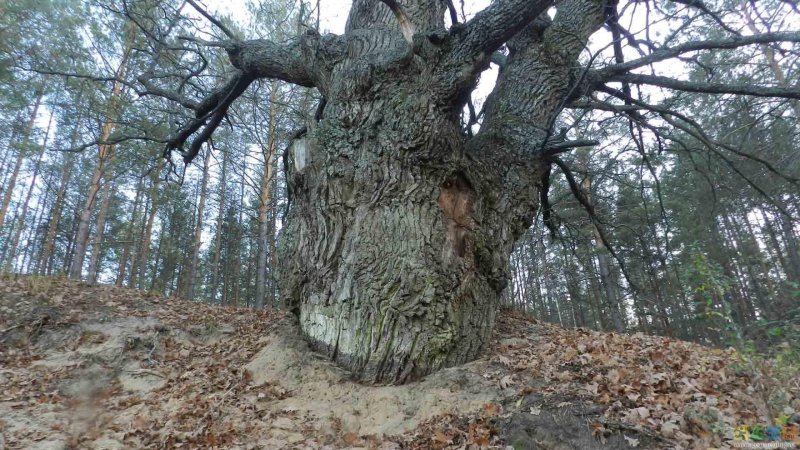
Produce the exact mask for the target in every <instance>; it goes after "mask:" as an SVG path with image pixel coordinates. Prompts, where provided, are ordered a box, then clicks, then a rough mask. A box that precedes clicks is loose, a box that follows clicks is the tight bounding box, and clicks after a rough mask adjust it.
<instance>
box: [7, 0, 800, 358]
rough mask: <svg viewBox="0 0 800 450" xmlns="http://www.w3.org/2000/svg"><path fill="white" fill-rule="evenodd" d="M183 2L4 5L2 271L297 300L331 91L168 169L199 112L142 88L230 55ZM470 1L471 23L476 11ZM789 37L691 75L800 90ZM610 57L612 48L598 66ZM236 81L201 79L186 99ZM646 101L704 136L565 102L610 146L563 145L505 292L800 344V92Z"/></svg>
mask: <svg viewBox="0 0 800 450" xmlns="http://www.w3.org/2000/svg"><path fill="white" fill-rule="evenodd" d="M681 3H682V2H676V3H670V4H669V5H651V4H647V8H648V10H647V14H654V15H662V16H664V17H670V16H671V15H677V14H685V13H686V12H685V9H683V7H682V5H681ZM710 3H713V9H714V11H715V13H716V14H717V15H720V16H724V17H725V18H726V23H737V24H739V27H738V28H739V29H740V31H742V32H743V33H748V32H756V31H758V32H767V31H769V32H777V31H791V30H797V29H798V28H800V13H798V12H796V11H794V7H793V6H792V5H791V4H790V3H789V2H781V1H777V0H765V1H760V2H739V1H729V0H718V1H714V2H710ZM185 4H186V2H179V1H166V2H156V1H154V0H140V1H127V2H126V1H117V0H52V1H47V2H44V1H38V0H11V1H8V0H7V1H2V2H0V105H2V106H0V179H2V182H0V199H1V200H0V202H2V203H1V204H0V225H1V226H2V228H1V229H0V264H2V269H3V270H4V271H7V272H14V273H22V274H39V275H50V276H58V275H62V276H69V277H71V278H81V279H84V280H86V281H88V282H90V283H94V282H99V283H109V284H115V285H117V286H124V287H130V288H135V289H142V290H150V291H155V292H157V293H160V294H164V295H169V296H178V297H183V298H188V299H193V300H196V301H203V302H208V303H213V304H223V305H239V306H252V307H280V306H281V305H279V304H278V302H277V300H276V299H277V298H278V297H277V295H276V286H275V282H274V278H275V277H274V271H275V267H276V264H277V263H276V256H275V248H276V240H277V239H279V238H280V234H279V231H280V228H281V222H282V217H283V214H284V211H285V210H286V207H287V202H289V201H290V199H291V195H290V193H289V192H287V191H286V189H285V183H284V181H283V176H284V166H285V165H286V164H290V163H291V161H287V159H286V158H284V152H285V151H286V147H287V144H288V142H289V141H290V140H291V138H292V136H293V135H294V134H295V133H296V132H297V130H299V129H301V128H302V127H303V126H304V124H305V123H306V121H307V120H308V119H309V118H311V117H313V116H314V114H315V111H316V109H317V104H318V103H319V98H318V94H317V93H316V91H313V90H311V89H307V88H299V87H291V86H289V85H287V84H285V83H282V82H278V81H263V80H262V81H257V82H256V83H255V84H254V88H251V89H250V90H248V91H247V92H246V93H245V94H244V95H243V96H242V97H241V98H239V100H238V101H237V102H236V103H234V105H233V107H232V108H231V110H230V113H229V114H228V117H227V118H226V122H225V123H224V124H223V126H221V127H220V128H219V129H218V131H217V132H216V134H215V135H214V138H213V140H212V141H211V144H210V145H206V146H204V147H203V148H202V149H201V150H200V157H199V158H197V159H195V160H194V161H193V162H192V163H190V164H189V165H184V163H183V162H182V161H181V159H180V158H179V157H176V156H175V155H173V156H171V157H170V158H168V159H164V158H163V154H164V148H165V144H164V143H165V142H166V138H165V136H166V135H168V134H169V133H170V132H171V131H174V130H175V129H177V128H178V124H177V123H174V122H173V121H172V120H167V118H168V117H173V118H174V117H175V116H179V115H181V114H184V115H185V112H184V113H182V112H180V111H177V110H176V109H175V106H173V105H170V104H169V103H168V102H167V101H165V100H164V99H163V98H158V97H154V96H148V95H140V94H141V91H140V89H141V86H142V85H143V84H145V85H146V83H148V82H149V80H150V78H148V76H151V75H154V74H156V73H158V69H159V67H161V66H162V65H168V64H170V65H177V66H178V67H183V68H193V67H194V68H196V67H203V68H205V67H211V68H218V70H216V71H214V70H211V71H209V73H221V72H222V71H223V70H221V69H219V68H223V67H225V63H226V57H225V55H224V54H223V52H221V51H220V52H217V53H215V54H214V55H213V56H214V57H213V58H206V57H205V56H203V54H202V53H201V52H200V51H193V48H195V47H196V46H197V45H198V44H197V43H196V42H195V41H193V40H198V39H210V38H209V33H210V31H209V23H208V21H207V20H206V18H203V17H200V15H199V14H196V13H194V16H192V14H189V12H188V11H187V10H184V11H183V12H184V13H186V14H188V17H189V18H188V19H181V20H178V19H176V17H177V16H176V13H175V12H176V11H181V10H182V9H183V8H184V6H185ZM632 5H635V4H634V3H632ZM651 7H652V8H653V10H652V11H650V8H651ZM241 8H242V9H241V10H237V11H236V13H235V16H236V17H235V19H230V18H228V17H226V16H225V15H224V12H220V14H219V15H218V17H222V18H223V19H222V20H223V21H224V23H225V24H226V26H227V27H229V28H234V29H237V30H238V32H239V33H241V34H242V35H245V36H248V37H257V36H270V37H271V38H272V39H278V40H279V39H280V37H281V36H293V35H295V34H297V33H300V32H302V30H303V29H304V28H305V27H312V28H315V27H316V28H318V27H320V9H319V3H316V4H313V3H312V4H301V3H298V2H296V1H288V0H268V1H264V2H261V3H259V4H247V5H244V4H242V6H241ZM212 11H213V8H212ZM624 11H625V13H624V14H623V16H622V18H621V19H620V20H628V21H631V20H633V21H635V20H636V17H637V14H644V13H645V12H644V6H642V9H639V10H637V9H636V8H635V7H631V8H626V9H625V10H624ZM461 12H462V13H463V14H468V11H463V5H462V11H461ZM195 16H196V17H195ZM698 17H700V16H699V15H698ZM714 25H716V24H714ZM670 26H672V25H670ZM679 28H680V29H681V31H682V32H687V33H692V34H693V35H695V36H698V37H700V38H712V37H713V35H712V34H713V33H715V32H717V31H715V28H714V27H712V26H709V22H708V17H707V16H706V17H705V18H698V19H697V20H696V21H694V20H687V21H684V23H683V25H682V26H681V27H679ZM143 30H149V33H151V34H148V33H145V32H142V31H143ZM650 32H653V33H656V34H658V33H662V34H669V33H673V32H677V30H672V29H668V28H664V29H663V30H658V29H656V28H654V30H650V29H647V30H642V36H638V37H637V38H641V39H644V34H645V33H650ZM167 35H169V36H173V37H174V39H173V40H172V41H170V42H174V45H175V46H176V47H178V46H182V48H183V52H181V53H180V57H178V56H176V53H175V52H172V51H171V50H174V49H163V48H159V46H158V45H154V44H153V42H155V41H157V40H156V39H154V38H153V37H154V36H159V37H163V36H167ZM641 48H644V46H642V47H641ZM788 48H789V47H787V48H781V47H780V46H767V45H764V46H748V47H742V48H737V49H734V50H726V51H719V52H714V53H709V52H705V53H697V54H696V55H695V56H692V57H691V58H693V61H694V62H695V63H696V64H694V65H693V67H699V68H701V69H694V70H693V71H692V72H691V73H687V74H685V77H688V78H690V79H701V80H706V81H713V82H716V83H726V82H733V81H736V82H743V81H744V82H747V81H750V80H758V81H759V82H765V83H767V82H769V83H773V84H774V83H777V84H779V85H784V86H786V85H796V84H797V83H798V71H799V70H800V66H799V65H798V61H800V59H799V58H798V55H797V54H796V53H794V52H792V51H789V50H787V49H788ZM168 50H169V51H168ZM604 52H606V53H607V52H608V49H598V55H600V56H599V57H604V56H603V55H605V53H604ZM677 70H680V69H677ZM487 78H490V75H487ZM219 81H220V80H219V79H215V78H214V77H212V76H207V77H205V78H202V77H200V78H199V79H193V80H191V81H190V82H189V81H187V82H186V83H185V84H184V85H182V89H183V90H184V91H186V92H189V93H191V92H193V90H195V89H197V90H200V86H195V85H194V83H207V85H209V86H212V85H214V84H216V83H218V82H219ZM645 95H648V96H650V99H651V104H656V105H661V106H663V107H665V108H666V107H677V106H679V107H680V108H681V109H682V110H684V111H691V115H690V116H689V118H690V120H692V121H694V122H696V123H697V124H698V125H699V127H698V129H699V128H702V129H703V130H705V132H704V133H700V132H698V131H697V130H696V129H693V128H687V127H685V126H684V127H681V126H678V125H680V124H678V125H676V126H675V128H670V129H668V128H667V125H669V124H667V123H666V122H665V121H667V120H668V118H665V117H663V116H659V115H658V114H657V113H656V112H652V113H650V114H651V115H652V117H650V122H649V123H651V124H652V127H653V129H646V128H645V127H643V126H642V125H641V123H634V122H633V121H630V122H629V121H621V120H618V119H615V118H613V117H611V116H610V115H608V116H606V115H603V114H602V113H598V112H585V113H581V112H575V111H574V110H573V111H572V112H570V113H568V114H564V115H563V117H561V119H560V120H561V122H563V123H562V126H563V129H564V130H565V131H564V132H565V133H566V130H567V129H569V131H570V133H573V134H575V135H576V136H577V137H579V138H581V139H588V140H597V141H599V142H600V145H597V146H594V147H591V148H588V147H587V148H582V149H579V150H575V151H573V152H570V153H566V154H564V155H563V156H562V158H561V159H562V161H563V165H558V166H554V167H553V172H552V174H551V177H550V183H551V186H550V195H549V203H550V205H549V208H548V207H546V206H545V207H543V208H542V210H541V211H540V212H539V216H538V217H537V220H536V222H535V224H534V226H533V227H532V228H531V229H530V230H529V232H528V234H527V236H526V237H525V238H524V239H523V240H522V241H521V242H520V243H519V244H518V247H517V249H516V252H515V253H514V255H513V257H512V265H513V273H514V277H513V280H512V283H511V284H510V285H509V288H508V289H507V293H506V299H505V302H506V303H507V305H508V306H509V307H513V308H517V309H520V310H524V311H526V312H528V313H530V314H532V315H534V316H535V317H536V318H538V319H541V320H544V321H549V322H554V323H558V324H561V325H563V326H567V327H588V328H592V329H597V330H608V331H617V332H636V331H642V332H645V333H652V334H661V335H669V336H673V337H678V338H681V339H687V340H694V341H698V342H703V343H709V344H715V345H731V344H733V345H737V346H741V345H745V343H748V345H749V344H755V345H756V347H757V348H759V349H760V350H765V349H767V348H769V346H770V345H772V343H777V342H784V341H785V340H786V339H787V338H788V339H789V342H792V340H795V341H794V342H797V341H796V340H797V339H800V284H799V283H800V249H799V248H798V235H800V227H798V224H797V218H798V217H800V191H798V186H797V179H798V177H800V150H799V149H798V139H797V135H798V132H800V123H798V120H797V118H798V117H799V116H800V103H798V102H797V100H787V101H784V102H782V103H776V102H774V101H772V100H770V101H768V100H765V99H760V98H758V97H743V96H730V95H726V96H714V97H711V96H707V95H702V94H692V93H685V92H684V93H680V94H675V93H673V92H670V91H666V90H664V91H661V90H653V91H652V92H648V93H645ZM483 100H484V99H483V98H481V97H480V94H476V96H475V98H474V108H471V111H467V112H465V114H464V127H465V130H466V132H469V131H470V130H474V129H475V127H478V126H479V125H480V120H481V116H480V106H481V104H482V102H483ZM776 104H777V106H776ZM587 111H589V110H588V109H587ZM578 119H581V120H580V125H579V128H576V126H575V125H574V124H575V123H578V122H579V121H578ZM672 125H675V124H672ZM664 135H669V137H670V139H669V140H667V139H663V136H664ZM575 192H582V193H583V195H581V194H578V195H575ZM579 199H580V200H579ZM543 206H544V205H543ZM795 348H796V347H795ZM793 351H794V352H796V351H797V350H793ZM790 353H791V352H790ZM795 356H797V355H795Z"/></svg>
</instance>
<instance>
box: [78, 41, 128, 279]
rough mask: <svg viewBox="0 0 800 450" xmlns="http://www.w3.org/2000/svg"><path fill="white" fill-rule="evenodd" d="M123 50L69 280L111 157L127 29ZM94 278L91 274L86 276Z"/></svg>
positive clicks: (86, 237) (81, 257) (86, 238)
mask: <svg viewBox="0 0 800 450" xmlns="http://www.w3.org/2000/svg"><path fill="white" fill-rule="evenodd" d="M126 34H127V37H126V41H127V42H126V47H125V49H124V51H123V56H122V62H120V65H119V67H118V68H117V72H116V77H115V81H114V86H113V87H112V89H111V97H110V98H109V100H108V109H107V111H106V120H105V123H104V124H103V126H102V127H101V130H100V140H99V142H101V144H100V145H98V153H97V163H96V165H95V168H94V173H93V174H92V181H91V183H90V185H89V192H88V195H87V197H86V202H85V204H84V206H83V210H82V211H81V213H80V216H79V222H78V231H77V234H76V236H75V250H74V253H73V257H72V263H71V264H70V269H69V276H70V278H74V279H80V277H81V273H82V271H83V263H84V260H85V259H86V247H87V243H88V241H89V228H90V220H91V218H92V213H93V211H94V207H95V201H96V200H97V195H98V193H99V191H100V188H101V184H102V180H103V177H104V176H105V174H106V170H107V169H108V166H109V165H110V163H111V161H112V160H113V158H114V150H115V146H114V145H108V144H105V142H107V141H108V138H109V137H111V134H112V133H113V132H114V129H115V122H116V120H117V118H118V117H119V114H120V108H121V105H120V102H121V100H122V99H121V97H122V93H123V80H124V79H125V72H126V71H127V66H128V60H129V58H130V54H131V51H132V49H133V37H134V34H133V33H132V32H131V30H130V29H129V30H128V32H127V33H126ZM89 276H90V277H91V278H94V275H92V274H90V275H89Z"/></svg>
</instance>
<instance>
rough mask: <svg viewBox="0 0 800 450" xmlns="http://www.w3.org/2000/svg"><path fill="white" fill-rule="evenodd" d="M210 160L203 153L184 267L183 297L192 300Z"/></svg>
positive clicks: (208, 154) (207, 155) (209, 157)
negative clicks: (203, 158)
mask: <svg viewBox="0 0 800 450" xmlns="http://www.w3.org/2000/svg"><path fill="white" fill-rule="evenodd" d="M210 161H211V154H210V153H207V154H206V155H205V161H204V162H203V179H202V180H201V181H200V199H199V200H198V202H197V220H195V227H194V240H193V241H192V253H191V256H190V257H189V264H188V267H187V268H186V294H185V297H186V298H188V299H190V300H193V299H194V295H195V286H196V283H197V265H198V263H199V261H200V245H201V244H202V243H203V242H202V238H203V213H204V212H205V206H206V193H207V192H208V167H209V162H210Z"/></svg>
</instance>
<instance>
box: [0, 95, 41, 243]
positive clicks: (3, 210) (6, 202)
mask: <svg viewBox="0 0 800 450" xmlns="http://www.w3.org/2000/svg"><path fill="white" fill-rule="evenodd" d="M43 96H44V92H43V91H41V90H40V91H39V92H38V93H37V94H36V101H35V102H34V104H33V111H32V112H31V116H30V118H29V119H28V124H27V125H26V127H25V132H24V134H23V136H22V139H20V142H21V143H22V147H21V148H20V149H19V150H18V152H17V160H16V162H15V163H14V168H13V169H12V171H11V177H10V178H9V180H8V181H7V182H6V184H5V186H4V188H5V192H4V193H3V204H2V206H0V227H2V226H3V224H4V223H5V219H6V214H8V208H9V206H10V205H11V197H12V196H13V195H14V187H15V186H16V184H17V177H18V176H19V171H20V169H21V168H22V162H23V161H24V160H25V156H26V155H27V153H28V149H27V148H26V147H27V146H28V143H29V142H30V138H31V133H32V132H33V127H34V125H35V124H36V116H37V115H38V114H39V106H40V105H41V104H42V97H43Z"/></svg>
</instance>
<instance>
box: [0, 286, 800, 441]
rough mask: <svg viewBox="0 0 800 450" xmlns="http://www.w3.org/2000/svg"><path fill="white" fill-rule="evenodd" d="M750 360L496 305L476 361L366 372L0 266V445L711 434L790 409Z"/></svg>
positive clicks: (214, 323) (289, 334)
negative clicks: (568, 325) (397, 382)
mask: <svg viewBox="0 0 800 450" xmlns="http://www.w3.org/2000/svg"><path fill="white" fill-rule="evenodd" d="M748 373H752V372H748V370H747V367H743V365H742V363H741V360H740V358H739V357H738V356H737V355H736V354H735V353H734V352H732V351H719V350H712V349H708V348H704V347H700V346H697V345H693V344H688V343H685V342H680V341H674V340H669V339H665V338H657V337H649V336H644V335H634V336H622V335H616V334H601V333H596V332H591V331H586V330H564V329H562V328H559V327H555V326H551V325H545V324H539V323H537V322H535V321H532V320H530V319H527V318H525V317H522V316H515V315H511V314H504V315H501V318H500V321H499V324H498V329H497V333H496V338H495V340H494V342H493V345H492V348H491V349H490V350H489V351H488V352H487V355H486V356H485V357H484V358H482V359H480V360H478V361H476V362H474V363H471V364H468V365H465V366H462V367H458V368H452V369H449V370H445V371H442V372H439V373H437V374H435V375H432V376H429V377H427V378H425V379H423V380H420V381H418V382H415V383H411V384H408V385H405V386H364V385H361V384H358V383H355V382H353V381H351V380H350V379H349V377H348V374H347V373H345V372H343V371H341V370H339V369H338V368H336V367H333V366H331V365H330V364H329V363H328V362H327V361H325V360H322V359H320V358H317V357H316V356H315V355H314V354H313V353H310V352H309V351H308V349H307V347H306V346H305V344H304V342H303V340H302V339H301V338H300V336H299V334H298V331H297V329H296V327H295V325H294V321H293V319H292V318H291V317H289V316H288V315H286V314H285V313H283V312H279V311H261V312H255V311H252V310H247V309H241V308H230V307H214V306H208V305H203V304H197V303H190V302H186V301H180V300H175V299H167V298H163V297H159V296H156V295H152V294H148V293H145V292H139V291H132V290H126V289H116V288H112V287H108V286H90V285H87V284H84V283H76V282H71V281H66V280H62V279H48V278H37V277H13V276H4V277H0V448H3V446H4V445H5V447H7V448H26V449H27V448H39V449H66V448H98V449H100V448H107V449H114V448H270V449H272V448H275V449H278V448H326V447H327V448H384V449H393V448H413V449H428V448H437V449H438V448H487V447H488V448H507V447H508V446H511V447H512V448H531V449H536V448H540V449H587V448H599V449H602V448H608V449H612V448H613V449H623V448H686V449H689V448H703V449H705V448H709V447H716V448H726V447H729V446H731V445H732V440H731V439H732V435H731V429H732V428H731V427H733V426H736V425H739V424H752V423H765V422H768V421H769V418H770V417H772V416H773V415H774V414H775V411H773V410H770V406H771V405H773V404H774V402H775V399H773V398H769V395H772V396H773V397H774V396H775V395H780V396H782V397H781V398H780V399H779V400H780V404H781V405H788V406H785V407H786V408H791V407H792V406H793V407H794V408H795V409H800V400H798V392H800V388H799V386H798V383H800V381H798V380H797V379H794V380H793V381H792V382H789V383H785V385H782V386H778V387H775V386H772V387H770V386H767V385H766V384H765V383H764V382H763V380H761V381H759V380H754V379H752V377H751V376H748ZM793 412H794V411H792V410H786V411H782V413H785V414H788V415H789V416H790V417H791V413H793Z"/></svg>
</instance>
